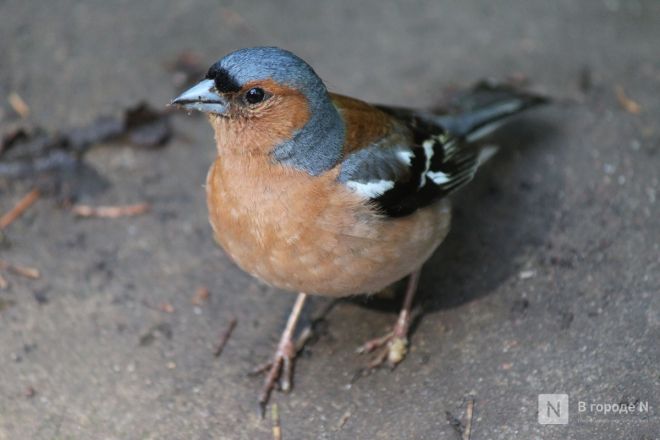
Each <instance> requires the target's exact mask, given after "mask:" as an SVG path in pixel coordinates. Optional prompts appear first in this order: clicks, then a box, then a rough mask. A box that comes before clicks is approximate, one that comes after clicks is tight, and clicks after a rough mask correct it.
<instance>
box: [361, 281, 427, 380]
mask: <svg viewBox="0 0 660 440" xmlns="http://www.w3.org/2000/svg"><path fill="white" fill-rule="evenodd" d="M419 273H420V270H416V271H415V272H413V273H411V274H410V277H409V278H408V285H407V286H406V296H405V297H404V299H403V307H402V308H401V312H400V313H399V318H398V319H397V321H396V324H395V325H394V329H393V330H392V331H391V332H389V333H387V334H386V335H385V336H381V337H380V338H376V339H372V340H370V341H367V342H366V343H365V344H364V345H362V346H361V347H360V348H358V353H371V352H373V351H374V350H376V349H381V351H380V353H379V354H378V355H377V356H376V357H375V358H374V359H373V360H372V361H371V362H370V363H369V368H375V367H378V366H380V365H381V364H383V363H384V362H385V361H387V363H388V364H389V366H390V367H394V366H395V365H396V364H398V363H399V362H401V361H402V360H403V359H404V358H405V357H406V353H407V351H408V330H409V329H410V322H411V320H412V319H411V311H412V302H413V299H414V298H415V293H416V292H417V285H418V284H419Z"/></svg>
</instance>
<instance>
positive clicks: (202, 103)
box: [170, 79, 228, 115]
mask: <svg viewBox="0 0 660 440" xmlns="http://www.w3.org/2000/svg"><path fill="white" fill-rule="evenodd" d="M170 104H171V105H180V106H181V107H183V108H185V109H188V110H199V111H200V112H206V113H216V114H219V115H222V114H225V113H226V112H227V108H228V106H227V100H226V99H225V98H224V97H222V96H221V95H219V94H218V93H217V92H216V91H215V86H214V83H213V80H210V79H205V80H202V81H200V82H199V83H198V84H197V85H195V86H193V87H191V88H189V89H188V90H186V91H185V92H183V93H182V94H181V95H179V96H177V97H176V98H174V99H173V100H172V102H171V103H170Z"/></svg>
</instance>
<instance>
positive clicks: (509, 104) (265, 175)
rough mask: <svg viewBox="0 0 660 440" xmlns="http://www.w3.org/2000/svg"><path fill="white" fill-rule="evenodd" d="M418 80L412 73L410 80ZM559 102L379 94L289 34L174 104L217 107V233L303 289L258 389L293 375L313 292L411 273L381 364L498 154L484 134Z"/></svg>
mask: <svg viewBox="0 0 660 440" xmlns="http://www.w3.org/2000/svg"><path fill="white" fill-rule="evenodd" d="M411 81H412V79H411ZM544 102H546V98H544V97H542V96H539V95H535V94H531V93H527V92H522V91H519V90H516V89H513V88H511V87H502V86H497V85H492V84H488V83H482V84H481V85H479V86H477V87H475V89H474V90H473V91H472V92H471V93H470V94H468V95H467V98H466V99H464V100H463V102H462V103H461V104H460V105H458V106H457V107H458V108H456V109H454V110H453V111H451V112H448V113H442V112H435V111H428V110H417V109H411V108H406V107H393V106H386V105H376V104H369V103H366V102H364V101H361V100H359V99H356V98H351V97H348V96H343V95H340V94H336V93H332V92H330V91H328V89H327V87H326V86H325V84H324V82H323V81H322V79H321V78H320V77H319V75H318V74H317V73H316V72H315V71H314V69H313V68H312V67H311V66H310V65H309V64H308V63H307V62H305V61H304V60H303V59H301V58H300V57H298V56H297V55H295V54H293V53H292V52H290V51H288V50H285V49H281V48H278V47H251V48H245V49H239V50H236V51H234V52H231V53H229V54H227V55H225V56H224V57H223V58H221V59H220V60H219V61H217V62H216V63H214V64H213V65H212V66H211V67H210V68H209V69H208V72H207V73H206V75H205V77H204V78H203V79H202V80H201V81H200V82H199V83H198V84H196V85H194V86H193V87H191V88H190V89H188V90H186V91H185V92H183V93H182V94H180V95H179V96H178V97H176V98H175V99H174V100H172V102H171V104H172V105H175V106H179V107H181V108H183V109H186V110H197V111H201V112H204V113H206V114H207V115H208V120H209V122H210V124H211V126H212V128H213V131H214V134H215V147H216V153H217V154H216V158H215V160H214V162H213V164H212V165H211V168H210V169H209V172H208V174H207V178H206V185H205V187H206V196H207V205H208V215H209V221H210V224H211V227H212V230H213V234H214V237H215V240H216V241H217V242H218V243H219V244H220V246H221V247H222V248H224V250H225V251H226V253H227V254H228V255H229V256H230V257H231V259H232V260H233V261H234V262H235V263H236V264H237V265H238V266H239V267H240V268H242V269H243V270H244V271H246V272H247V273H249V274H251V275H252V276H254V277H256V278H258V279H260V280H262V281H263V282H265V283H267V284H268V285H271V286H274V287H276V288H279V289H283V290H287V291H291V292H297V293H298V295H297V297H296V300H295V302H294V306H293V309H292V311H291V314H290V315H289V318H288V321H287V323H286V326H285V329H284V332H283V333H282V336H281V338H280V341H279V343H278V345H277V349H276V351H275V354H274V356H273V357H272V360H271V362H270V363H269V364H268V365H267V368H264V372H266V376H265V379H264V384H263V386H262V389H261V392H260V394H259V405H260V406H261V407H262V411H263V408H265V406H266V405H267V402H268V400H269V398H270V395H271V392H272V390H273V389H274V388H275V387H276V385H277V384H278V383H279V387H280V389H281V390H283V391H288V390H289V389H290V388H291V375H292V365H293V362H294V359H295V356H296V346H295V343H294V341H293V337H294V332H295V328H296V325H297V323H298V319H299V317H300V314H301V311H302V309H303V305H304V303H305V301H306V299H307V298H308V296H309V295H322V296H327V297H334V298H339V297H346V296H352V295H363V294H373V293H377V292H379V291H382V290H383V289H385V288H386V287H388V286H390V285H391V284H393V283H395V282H397V281H399V280H402V279H404V278H406V277H408V282H407V287H406V290H405V296H404V300H403V305H402V308H401V311H400V313H399V316H398V319H397V320H396V323H395V324H394V326H393V329H392V330H391V331H390V332H388V333H386V334H385V335H384V336H383V337H380V338H376V339H374V340H371V341H368V342H367V343H365V344H364V345H362V346H361V351H362V352H374V351H379V352H378V354H377V355H376V356H375V358H374V359H373V361H372V362H371V364H370V366H371V367H376V366H379V365H382V364H388V365H390V366H394V365H396V364H398V363H399V362H401V361H402V360H403V359H404V358H405V356H406V353H407V350H408V332H409V328H410V322H411V311H412V305H413V299H414V296H415V292H416V291H417V286H418V282H419V274H420V270H421V268H422V266H423V264H424V263H425V262H426V260H427V259H428V258H429V257H430V256H431V254H433V252H434V251H435V250H436V248H437V247H438V246H439V245H440V244H441V243H442V241H443V240H444V238H445V237H446V236H447V233H448V232H449V229H450V220H451V204H450V200H449V196H450V195H451V194H452V193H454V192H455V191H456V190H458V189H459V188H461V187H462V186H463V185H465V184H466V183H467V182H469V181H470V180H471V179H472V178H473V176H474V174H475V172H476V170H477V168H478V167H479V166H480V165H481V164H482V163H483V162H484V161H485V160H486V159H487V158H488V157H489V156H490V155H492V154H493V151H492V150H491V149H482V148H481V147H480V144H479V142H478V140H479V139H481V138H483V137H484V136H486V135H487V134H488V133H489V132H491V131H492V130H494V129H495V128H496V127H497V126H498V125H499V124H501V123H502V122H503V121H504V120H505V119H507V118H508V117H510V116H512V115H515V114H517V113H520V112H522V111H523V110H526V109H529V108H531V107H535V106H537V105H539V104H542V103H544Z"/></svg>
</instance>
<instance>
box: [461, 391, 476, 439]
mask: <svg viewBox="0 0 660 440" xmlns="http://www.w3.org/2000/svg"><path fill="white" fill-rule="evenodd" d="M473 413H474V399H470V400H468V403H467V408H466V409H465V430H464V431H463V440H470V435H471V434H472V415H473Z"/></svg>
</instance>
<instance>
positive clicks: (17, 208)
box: [0, 188, 40, 230]
mask: <svg viewBox="0 0 660 440" xmlns="http://www.w3.org/2000/svg"><path fill="white" fill-rule="evenodd" d="M39 196H40V194H39V190H38V189H36V188H34V189H32V190H31V191H30V192H29V193H27V194H26V195H25V196H23V198H22V199H21V200H19V201H18V203H16V205H14V207H13V208H11V209H10V210H9V212H7V213H5V214H4V215H3V216H2V217H0V230H3V229H5V228H6V227H7V226H9V225H11V224H12V223H13V222H14V220H16V219H17V218H19V217H20V216H21V215H22V214H23V213H24V212H25V211H26V210H27V209H28V208H29V207H30V206H32V204H34V202H36V201H37V200H38V199H39Z"/></svg>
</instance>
